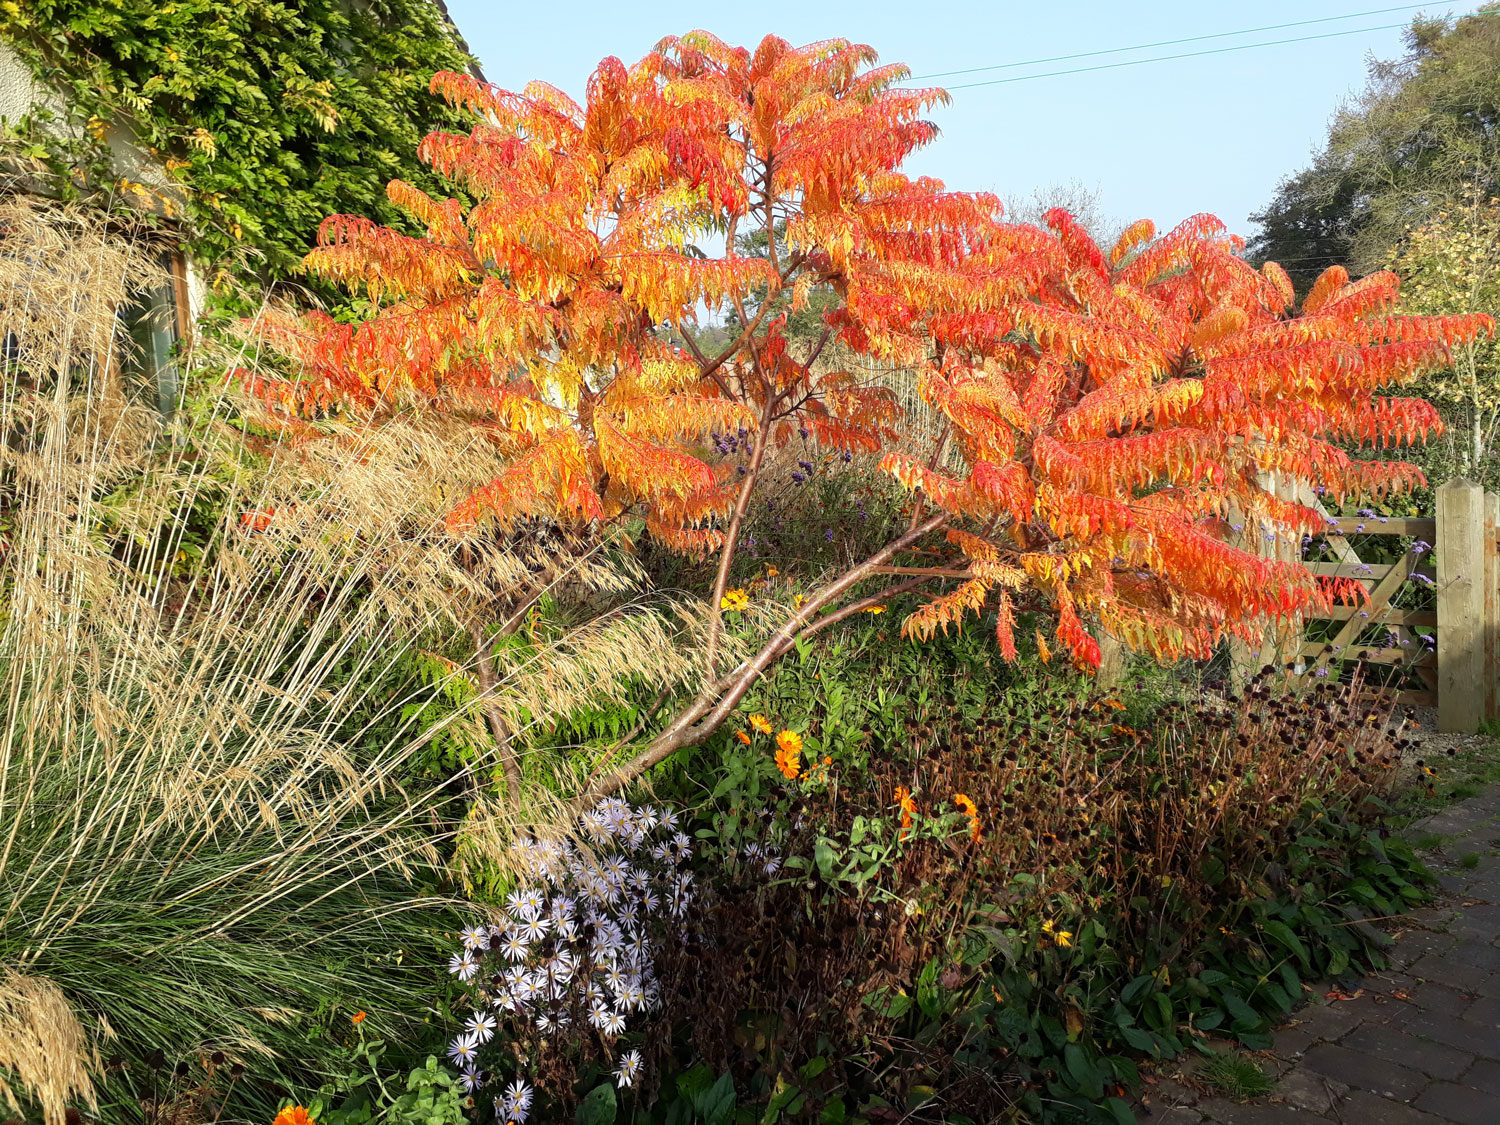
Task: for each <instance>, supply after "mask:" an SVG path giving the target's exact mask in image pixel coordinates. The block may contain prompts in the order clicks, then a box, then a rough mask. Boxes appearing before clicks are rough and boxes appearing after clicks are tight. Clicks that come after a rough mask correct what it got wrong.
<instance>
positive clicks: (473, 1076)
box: [458, 1066, 484, 1094]
mask: <svg viewBox="0 0 1500 1125" xmlns="http://www.w3.org/2000/svg"><path fill="white" fill-rule="evenodd" d="M458 1084H459V1085H460V1086H461V1087H463V1091H464V1093H466V1094H472V1093H473V1092H474V1091H475V1090H477V1089H479V1087H481V1086H483V1085H484V1079H483V1078H482V1077H481V1076H480V1074H479V1071H478V1070H476V1069H475V1068H474V1067H472V1066H466V1067H464V1069H463V1070H462V1071H461V1072H460V1073H459V1075H458Z"/></svg>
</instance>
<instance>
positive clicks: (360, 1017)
mask: <svg viewBox="0 0 1500 1125" xmlns="http://www.w3.org/2000/svg"><path fill="white" fill-rule="evenodd" d="M353 1019H354V1022H355V1023H364V1022H365V1013H364V1012H355V1013H354V1017H353Z"/></svg>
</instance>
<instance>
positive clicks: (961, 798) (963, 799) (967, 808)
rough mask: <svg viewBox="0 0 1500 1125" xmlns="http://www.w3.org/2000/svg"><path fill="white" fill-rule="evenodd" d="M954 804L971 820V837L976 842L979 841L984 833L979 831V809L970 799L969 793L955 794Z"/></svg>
mask: <svg viewBox="0 0 1500 1125" xmlns="http://www.w3.org/2000/svg"><path fill="white" fill-rule="evenodd" d="M953 803H954V804H955V805H957V806H958V807H959V810H960V811H961V812H963V814H964V815H965V816H967V817H968V818H969V835H970V837H972V838H973V839H975V840H977V839H979V838H980V837H981V836H982V835H983V833H982V832H981V831H980V829H979V809H978V808H977V807H976V806H975V804H974V802H973V801H972V800H970V799H969V795H968V794H967V793H955V794H954V795H953Z"/></svg>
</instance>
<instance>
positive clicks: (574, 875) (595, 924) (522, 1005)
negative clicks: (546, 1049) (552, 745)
mask: <svg viewBox="0 0 1500 1125" xmlns="http://www.w3.org/2000/svg"><path fill="white" fill-rule="evenodd" d="M579 827H580V830H581V837H582V839H583V840H584V841H585V842H586V843H585V847H583V848H580V847H575V846H574V845H573V844H572V843H570V842H568V841H536V840H526V841H523V842H522V843H521V845H520V850H521V866H522V869H523V870H524V871H525V872H526V878H527V881H526V883H525V884H524V885H522V886H519V887H518V888H517V889H516V890H514V891H513V892H512V893H511V894H510V896H509V898H508V899H507V900H506V903H505V912H504V914H503V915H502V917H501V918H500V919H499V921H496V922H491V923H487V924H476V925H472V926H469V927H468V928H466V929H465V930H464V931H463V933H462V934H461V938H462V941H463V948H462V949H461V950H460V951H459V952H457V953H455V954H454V955H453V958H452V960H451V961H450V962H449V970H450V971H451V972H452V973H453V975H454V976H456V977H458V979H459V980H460V981H462V982H464V983H465V984H466V985H468V986H469V990H470V996H471V999H472V1000H473V1001H474V1004H475V1011H474V1013H473V1014H472V1015H471V1016H469V1018H468V1020H467V1022H466V1023H465V1025H464V1030H463V1031H462V1032H460V1033H459V1034H458V1036H457V1037H456V1038H455V1039H454V1040H453V1042H452V1044H451V1045H450V1046H449V1049H448V1056H449V1058H451V1059H452V1060H453V1061H454V1063H456V1064H457V1065H458V1066H459V1067H460V1069H461V1081H462V1082H463V1084H464V1087H465V1089H467V1090H468V1091H470V1092H473V1091H476V1090H478V1089H480V1088H481V1087H483V1086H485V1085H486V1084H487V1082H489V1081H491V1075H490V1072H489V1071H488V1070H486V1069H485V1067H484V1066H483V1061H484V1059H483V1057H484V1056H485V1055H487V1054H489V1053H492V1052H493V1050H494V1048H491V1047H490V1046H489V1045H490V1044H491V1041H492V1040H494V1041H495V1042H496V1044H497V1046H498V1044H499V1043H500V1042H508V1043H510V1044H512V1045H515V1044H521V1043H534V1044H537V1045H539V1046H540V1045H543V1044H548V1043H550V1044H552V1045H553V1046H557V1047H562V1048H564V1049H566V1048H567V1047H568V1046H569V1045H582V1044H584V1043H586V1042H588V1041H590V1040H593V1039H595V1038H597V1039H598V1040H602V1041H603V1042H604V1043H605V1044H607V1045H608V1046H609V1047H610V1048H611V1049H613V1047H614V1044H615V1041H616V1040H617V1039H618V1037H619V1036H620V1035H622V1034H624V1032H625V1030H626V1026H627V1023H628V1021H629V1018H630V1017H631V1015H632V1014H634V1013H637V1012H650V1011H654V1010H656V1009H657V1008H658V1007H659V1006H660V998H659V986H658V983H657V981H656V977H655V970H654V967H653V952H654V943H655V941H656V939H657V938H659V937H660V935H661V934H662V933H663V932H664V931H665V930H666V928H667V926H668V925H669V924H672V923H673V921H674V920H680V919H681V918H682V917H683V916H684V915H685V914H686V912H687V909H688V906H689V904H690V903H691V902H692V898H693V877H692V875H691V874H690V873H689V872H688V871H686V870H685V869H684V867H685V864H686V863H687V861H688V860H689V859H690V858H691V856H692V849H691V847H690V843H689V840H688V837H687V836H686V835H685V834H684V833H683V832H681V831H680V830H679V829H678V824H677V815H676V814H675V813H672V812H669V811H664V810H660V809H656V808H653V807H652V806H650V805H645V806H642V807H640V808H635V807H633V806H632V805H630V804H628V803H627V802H625V801H622V800H620V799H618V798H608V799H606V800H604V801H601V802H600V803H599V804H598V805H597V806H596V807H595V808H594V809H592V810H591V811H590V812H588V813H585V814H584V815H583V816H582V817H580V818H579ZM502 1029H503V1030H504V1031H505V1033H506V1034H505V1035H504V1036H502V1037H501V1039H499V1040H496V1035H497V1033H499V1032H500V1031H501V1030H502ZM533 1057H534V1056H533ZM641 1067H642V1059H641V1055H640V1052H639V1051H634V1050H631V1051H625V1052H623V1053H622V1054H620V1055H619V1057H618V1059H617V1060H616V1061H615V1077H616V1081H617V1082H618V1083H619V1085H620V1086H621V1087H625V1086H631V1085H633V1084H634V1083H635V1081H636V1079H637V1078H638V1077H639V1075H640V1072H641ZM532 1097H533V1091H532V1087H531V1086H530V1085H529V1084H528V1082H527V1081H525V1080H524V1079H523V1078H517V1079H516V1080H515V1081H514V1082H512V1083H510V1085H509V1086H508V1087H506V1088H505V1089H504V1090H502V1091H501V1092H500V1093H499V1094H498V1096H497V1097H496V1098H495V1115H496V1117H497V1119H498V1120H500V1121H502V1122H514V1123H516V1125H520V1123H521V1122H524V1121H525V1120H526V1118H527V1116H528V1114H529V1113H530V1111H531V1103H532Z"/></svg>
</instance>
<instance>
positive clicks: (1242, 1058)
mask: <svg viewBox="0 0 1500 1125" xmlns="http://www.w3.org/2000/svg"><path fill="white" fill-rule="evenodd" d="M1197 1073H1198V1077H1199V1078H1201V1079H1202V1080H1203V1081H1204V1082H1205V1083H1207V1084H1208V1085H1209V1086H1211V1087H1213V1088H1214V1089H1215V1090H1217V1091H1219V1093H1221V1094H1223V1095H1224V1096H1225V1097H1229V1098H1235V1099H1237V1100H1244V1099H1246V1098H1258V1097H1261V1096H1263V1095H1265V1094H1269V1093H1270V1092H1271V1090H1272V1089H1273V1087H1274V1085H1275V1084H1274V1083H1273V1082H1272V1081H1271V1079H1270V1078H1269V1077H1268V1076H1267V1074H1266V1072H1265V1071H1264V1070H1263V1069H1262V1068H1261V1065H1260V1064H1259V1063H1258V1062H1256V1061H1255V1060H1254V1059H1252V1058H1250V1057H1249V1056H1248V1055H1244V1054H1241V1053H1240V1052H1238V1051H1225V1052H1223V1053H1221V1054H1217V1055H1209V1056H1208V1057H1207V1058H1206V1059H1204V1060H1203V1062H1202V1063H1201V1064H1200V1065H1199V1066H1198V1072H1197Z"/></svg>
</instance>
